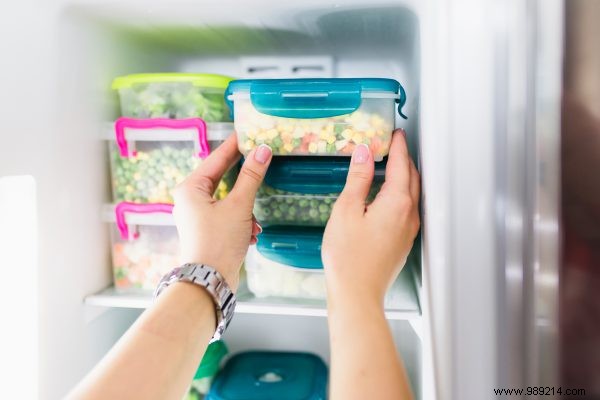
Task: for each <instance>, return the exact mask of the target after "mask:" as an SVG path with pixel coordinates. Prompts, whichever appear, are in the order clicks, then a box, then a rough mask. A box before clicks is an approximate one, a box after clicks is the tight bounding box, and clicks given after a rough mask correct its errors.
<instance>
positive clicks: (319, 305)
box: [85, 270, 421, 320]
mask: <svg viewBox="0 0 600 400" xmlns="http://www.w3.org/2000/svg"><path fill="white" fill-rule="evenodd" d="M414 282H415V281H414V274H413V273H412V271H411V270H407V271H403V273H402V274H401V276H400V277H399V278H398V280H397V281H396V283H395V284H394V286H393V287H392V289H391V292H390V293H389V294H388V297H387V300H386V311H385V313H386V317H387V318H388V319H390V320H412V319H417V318H419V317H420V315H421V311H420V307H419V300H418V296H417V290H416V288H415V284H414ZM237 297H238V304H237V307H236V309H235V310H236V312H238V313H244V314H267V315H295V316H312V317H325V316H327V307H326V304H325V301H322V300H292V299H283V298H256V297H254V296H253V295H252V294H251V293H250V292H248V290H247V288H245V287H244V286H243V285H242V287H240V290H239V291H238V296H237ZM151 303H152V297H151V295H149V294H128V293H119V292H117V291H116V290H115V288H114V287H112V286H111V287H109V288H107V289H104V290H102V291H100V292H98V293H95V294H92V295H89V296H87V297H86V298H85V304H87V305H90V306H100V307H116V308H146V307H148V306H149V305H150V304H151Z"/></svg>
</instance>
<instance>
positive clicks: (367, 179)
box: [339, 144, 375, 210]
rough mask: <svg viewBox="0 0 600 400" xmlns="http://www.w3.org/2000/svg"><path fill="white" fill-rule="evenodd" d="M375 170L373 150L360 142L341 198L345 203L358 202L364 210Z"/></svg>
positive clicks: (354, 153)
mask: <svg viewBox="0 0 600 400" xmlns="http://www.w3.org/2000/svg"><path fill="white" fill-rule="evenodd" d="M374 170H375V167H374V165H373V156H372V154H371V150H370V149H369V147H368V146H367V145H366V144H359V145H358V146H356V148H355V149H354V152H353V153H352V160H351V161H350V170H349V171H348V178H346V186H345V187H344V190H343V192H342V193H341V194H340V197H339V199H340V200H342V202H343V203H345V204H356V205H358V206H360V207H361V208H362V209H363V210H364V206H365V202H366V201H367V196H368V195H369V190H370V189H371V182H373V174H374Z"/></svg>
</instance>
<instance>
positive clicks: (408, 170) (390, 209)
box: [322, 130, 420, 305]
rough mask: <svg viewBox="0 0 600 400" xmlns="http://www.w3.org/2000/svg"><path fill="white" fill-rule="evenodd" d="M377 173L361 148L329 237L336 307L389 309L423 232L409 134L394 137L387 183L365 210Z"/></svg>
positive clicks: (326, 250) (326, 249) (327, 255)
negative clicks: (357, 304)
mask: <svg viewBox="0 0 600 400" xmlns="http://www.w3.org/2000/svg"><path fill="white" fill-rule="evenodd" d="M373 174H374V164H373V155H372V154H371V152H370V150H369V148H368V147H367V146H366V145H360V146H357V147H356V149H355V150H354V154H353V155H352V161H351V164H350V171H349V173H348V178H347V181H346V186H345V188H344V191H343V192H342V193H341V195H340V197H339V198H338V200H337V201H336V203H335V206H334V207H333V212H332V214H331V218H330V219H329V223H328V224H327V227H326V229H325V235H324V237H323V251H322V257H323V264H324V266H325V276H326V280H327V294H328V298H329V301H330V302H331V301H333V302H336V301H338V300H340V301H344V302H345V300H351V301H354V300H355V299H356V300H359V301H374V302H377V303H378V304H381V305H383V299H384V296H385V292H386V291H387V289H388V288H389V287H390V285H391V284H392V283H393V282H394V280H395V279H396V277H397V276H398V274H399V273H400V270H401V269H402V267H403V266H404V263H405V262H406V257H407V256H408V253H409V252H410V249H411V247H412V245H413V242H414V240H415V237H416V235H417V232H418V230H419V225H420V222H419V212H418V203H419V187H420V184H419V173H418V172H417V169H416V168H415V165H414V163H413V162H412V160H411V158H410V156H409V154H408V148H407V144H406V138H405V133H404V131H401V130H396V131H395V132H394V136H393V139H392V144H391V148H390V154H389V157H388V163H387V167H386V172H385V183H384V184H383V186H382V188H381V190H380V192H379V193H378V194H377V196H376V198H375V200H374V201H373V202H372V203H371V204H369V205H365V202H366V199H367V196H368V194H369V190H370V187H371V182H372V181H373Z"/></svg>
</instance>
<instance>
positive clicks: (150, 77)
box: [112, 72, 234, 90]
mask: <svg viewBox="0 0 600 400" xmlns="http://www.w3.org/2000/svg"><path fill="white" fill-rule="evenodd" d="M233 80H234V78H232V77H229V76H225V75H219V74H200V73H198V74H195V73H181V72H165V73H143V74H130V75H124V76H119V77H117V78H115V79H114V80H113V82H112V89H113V90H119V89H126V88H129V87H131V86H133V85H136V84H140V83H169V82H189V83H191V84H192V85H194V86H205V87H209V88H215V89H223V90H225V89H226V88H227V85H229V82H231V81H233Z"/></svg>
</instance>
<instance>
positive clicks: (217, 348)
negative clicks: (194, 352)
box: [194, 340, 227, 380]
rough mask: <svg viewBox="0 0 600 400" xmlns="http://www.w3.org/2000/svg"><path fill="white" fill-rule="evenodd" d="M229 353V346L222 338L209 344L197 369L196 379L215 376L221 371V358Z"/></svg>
mask: <svg viewBox="0 0 600 400" xmlns="http://www.w3.org/2000/svg"><path fill="white" fill-rule="evenodd" d="M226 354H227V346H226V345H225V342H223V341H222V340H216V341H214V342H212V343H211V344H209V345H208V347H207V348H206V352H205V353H204V357H202V361H201V362H200V366H199V367H198V369H197V370H196V375H194V380H195V379H202V378H207V377H211V376H214V375H215V374H216V373H217V371H219V366H220V365H221V360H222V359H223V357H225V355H226Z"/></svg>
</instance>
